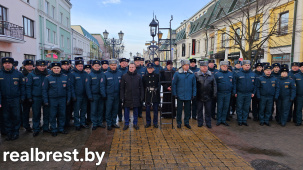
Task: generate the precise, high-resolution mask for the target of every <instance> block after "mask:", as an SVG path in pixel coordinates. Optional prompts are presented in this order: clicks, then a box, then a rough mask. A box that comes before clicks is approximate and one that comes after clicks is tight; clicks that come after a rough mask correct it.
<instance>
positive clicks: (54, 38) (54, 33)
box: [53, 31, 57, 44]
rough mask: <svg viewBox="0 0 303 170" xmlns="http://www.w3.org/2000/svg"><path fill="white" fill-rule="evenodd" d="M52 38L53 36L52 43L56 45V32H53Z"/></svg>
mask: <svg viewBox="0 0 303 170" xmlns="http://www.w3.org/2000/svg"><path fill="white" fill-rule="evenodd" d="M53 36H54V37H53V41H54V42H53V43H54V44H57V33H56V31H53Z"/></svg>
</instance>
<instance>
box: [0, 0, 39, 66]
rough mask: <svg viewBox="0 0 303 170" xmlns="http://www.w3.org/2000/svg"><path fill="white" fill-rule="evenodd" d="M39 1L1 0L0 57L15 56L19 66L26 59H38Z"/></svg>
mask: <svg viewBox="0 0 303 170" xmlns="http://www.w3.org/2000/svg"><path fill="white" fill-rule="evenodd" d="M37 3H38V1H37V0H16V1H7V0H2V1H0V59H1V58H2V57H13V58H14V59H15V60H17V61H19V67H20V66H21V63H22V61H23V60H24V59H32V60H36V58H37V44H36V38H37V35H38V31H37V23H38V22H37V20H36V15H35V10H36V4H37ZM20 9H22V10H20Z"/></svg>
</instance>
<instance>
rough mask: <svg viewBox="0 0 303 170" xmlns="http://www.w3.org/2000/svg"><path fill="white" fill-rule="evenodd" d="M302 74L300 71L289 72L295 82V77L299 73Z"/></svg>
mask: <svg viewBox="0 0 303 170" xmlns="http://www.w3.org/2000/svg"><path fill="white" fill-rule="evenodd" d="M299 72H300V70H298V71H292V70H291V71H289V73H288V76H289V77H290V78H292V79H293V80H295V75H296V74H297V73H299Z"/></svg>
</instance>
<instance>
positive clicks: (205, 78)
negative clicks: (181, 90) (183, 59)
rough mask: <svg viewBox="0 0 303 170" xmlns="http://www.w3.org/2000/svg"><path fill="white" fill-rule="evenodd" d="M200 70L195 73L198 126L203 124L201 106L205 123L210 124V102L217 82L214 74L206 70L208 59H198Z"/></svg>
mask: <svg viewBox="0 0 303 170" xmlns="http://www.w3.org/2000/svg"><path fill="white" fill-rule="evenodd" d="M199 63H200V70H199V71H198V72H196V73H195V77H196V81H197V114H198V127H202V126H203V122H204V121H203V108H204V110H205V112H204V115H205V123H206V126H207V128H212V126H211V102H212V99H213V98H216V97H217V84H216V80H215V76H214V75H213V74H211V72H210V71H209V70H208V61H200V62H199Z"/></svg>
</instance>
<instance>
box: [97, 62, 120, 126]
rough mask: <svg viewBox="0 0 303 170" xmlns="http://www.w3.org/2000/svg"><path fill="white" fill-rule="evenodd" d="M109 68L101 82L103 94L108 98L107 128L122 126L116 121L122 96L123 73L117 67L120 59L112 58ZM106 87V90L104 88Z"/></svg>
mask: <svg viewBox="0 0 303 170" xmlns="http://www.w3.org/2000/svg"><path fill="white" fill-rule="evenodd" d="M108 63H109V70H108V71H107V72H106V73H104V80H103V81H102V82H101V94H102V96H103V97H105V98H106V124H107V130H112V128H120V127H119V126H118V125H117V124H116V123H117V122H116V120H117V115H118V107H117V106H118V105H119V100H120V99H119V96H120V82H121V77H122V73H121V71H119V70H118V69H117V65H118V61H117V60H116V59H110V60H109V61H108ZM102 89H104V90H102Z"/></svg>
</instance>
